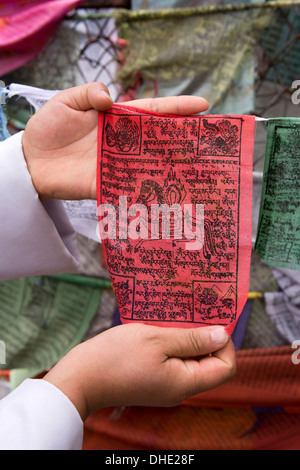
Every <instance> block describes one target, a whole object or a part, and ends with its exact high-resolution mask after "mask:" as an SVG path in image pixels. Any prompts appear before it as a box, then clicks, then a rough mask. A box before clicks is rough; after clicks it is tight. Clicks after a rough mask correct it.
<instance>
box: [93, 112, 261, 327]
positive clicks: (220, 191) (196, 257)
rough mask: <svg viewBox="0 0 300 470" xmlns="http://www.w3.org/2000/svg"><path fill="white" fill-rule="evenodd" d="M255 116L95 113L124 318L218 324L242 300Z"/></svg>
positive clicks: (103, 197) (107, 243) (102, 198)
mask: <svg viewBox="0 0 300 470" xmlns="http://www.w3.org/2000/svg"><path fill="white" fill-rule="evenodd" d="M254 129H255V117H254V116H222V115H218V116H214V115H194V116H188V117H187V116H175V115H166V114H155V113H150V112H147V111H144V110H141V109H135V108H131V107H126V106H122V105H116V106H114V107H113V108H112V109H111V110H110V111H108V112H105V113H99V126H98V133H99V135H98V169H97V198H98V215H99V231H100V235H101V238H102V243H103V248H104V253H105V257H106V262H107V266H108V269H109V272H110V276H111V279H112V283H113V287H114V291H115V294H116V298H117V302H118V306H119V310H120V315H121V320H122V322H123V323H130V322H143V323H147V324H151V325H158V326H168V327H184V328H186V327H195V326H205V325H216V324H218V325H224V326H226V330H227V331H228V333H229V334H231V333H232V331H233V329H234V326H235V324H236V322H237V320H238V318H239V315H240V313H241V312H242V309H243V306H244V304H245V302H246V300H247V296H248V288H249V271H250V257H251V232H252V227H251V225H252V155H253V146H254Z"/></svg>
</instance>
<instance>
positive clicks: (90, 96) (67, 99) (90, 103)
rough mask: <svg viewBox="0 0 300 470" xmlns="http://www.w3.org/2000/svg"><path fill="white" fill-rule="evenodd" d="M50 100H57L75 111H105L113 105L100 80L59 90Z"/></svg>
mask: <svg viewBox="0 0 300 470" xmlns="http://www.w3.org/2000/svg"><path fill="white" fill-rule="evenodd" d="M52 100H58V101H61V102H62V103H64V104H65V105H66V106H68V107H69V108H72V109H74V110H76V111H88V110H89V109H95V110H97V111H105V110H107V109H110V108H111V107H112V105H113V100H112V99H111V97H110V94H109V91H108V89H107V88H106V86H105V85H104V84H103V83H101V82H92V83H86V84H85V85H80V86H76V87H73V88H69V89H67V90H64V91H61V92H59V93H57V95H55V96H54V97H53V98H52Z"/></svg>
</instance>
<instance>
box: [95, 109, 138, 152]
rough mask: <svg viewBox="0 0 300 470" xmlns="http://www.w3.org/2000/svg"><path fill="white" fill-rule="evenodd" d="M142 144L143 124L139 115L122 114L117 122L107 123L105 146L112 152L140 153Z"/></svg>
mask: <svg viewBox="0 0 300 470" xmlns="http://www.w3.org/2000/svg"><path fill="white" fill-rule="evenodd" d="M140 146H141V125H140V117H139V116H133V117H129V116H120V117H118V118H117V119H116V120H115V122H112V123H111V122H109V120H107V122H106V124H105V145H104V147H106V148H107V150H109V151H111V152H112V153H121V154H122V153H126V154H130V155H139V154H140Z"/></svg>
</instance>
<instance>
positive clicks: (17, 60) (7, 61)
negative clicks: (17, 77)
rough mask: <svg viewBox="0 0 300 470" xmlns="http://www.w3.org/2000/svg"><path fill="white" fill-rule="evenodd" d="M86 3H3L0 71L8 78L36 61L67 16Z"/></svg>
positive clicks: (47, 0) (25, 0)
mask: <svg viewBox="0 0 300 470" xmlns="http://www.w3.org/2000/svg"><path fill="white" fill-rule="evenodd" d="M82 1H83V0H22V1H21V0H11V1H10V2H7V1H3V0H0V70H1V75H5V74H7V73H9V72H11V71H13V70H15V69H17V68H19V67H22V66H24V65H25V64H26V63H27V62H28V61H30V60H32V59H34V57H36V56H37V54H38V53H39V52H41V50H42V49H43V48H44V47H45V45H46V44H47V42H48V41H49V39H50V38H51V36H52V35H53V34H54V32H55V31H56V28H57V26H58V25H59V23H60V21H62V20H63V19H64V17H65V16H66V14H67V13H68V12H69V11H70V10H73V9H74V8H77V7H78V6H79V5H80V4H81V3H82Z"/></svg>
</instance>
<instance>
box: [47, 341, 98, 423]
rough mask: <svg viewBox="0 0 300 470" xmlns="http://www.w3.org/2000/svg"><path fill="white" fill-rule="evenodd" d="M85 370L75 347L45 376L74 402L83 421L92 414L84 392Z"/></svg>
mask: <svg viewBox="0 0 300 470" xmlns="http://www.w3.org/2000/svg"><path fill="white" fill-rule="evenodd" d="M84 370H85V366H84V365H83V364H82V357H80V356H79V357H78V355H77V353H76V347H75V348H74V349H72V350H71V351H70V352H69V353H68V354H67V355H66V356H65V357H64V358H63V359H62V360H61V361H60V362H58V363H57V364H56V365H55V366H54V367H53V368H52V369H51V370H50V371H49V372H48V373H47V374H46V375H45V377H44V378H43V380H45V381H47V382H49V383H51V384H52V385H54V386H55V387H56V388H58V389H59V390H60V391H61V392H62V393H63V394H64V395H65V396H66V397H67V398H68V399H69V400H70V401H71V402H72V403H73V405H74V406H75V408H76V409H77V411H78V413H79V415H80V417H81V419H82V421H85V420H86V418H87V417H88V415H89V414H90V412H89V407H88V401H87V399H86V397H85V392H84V380H85V377H84Z"/></svg>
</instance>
